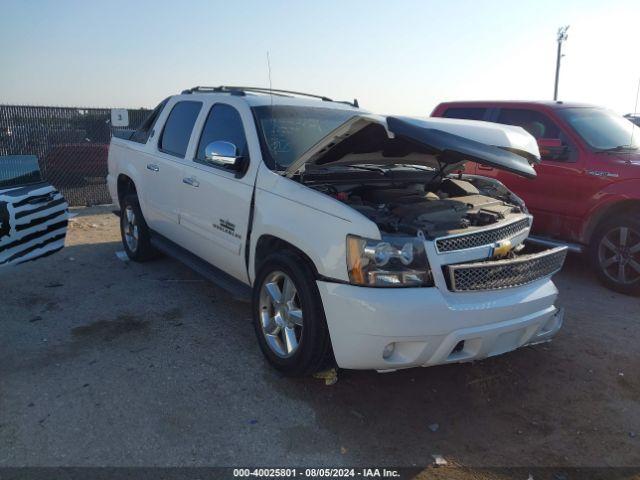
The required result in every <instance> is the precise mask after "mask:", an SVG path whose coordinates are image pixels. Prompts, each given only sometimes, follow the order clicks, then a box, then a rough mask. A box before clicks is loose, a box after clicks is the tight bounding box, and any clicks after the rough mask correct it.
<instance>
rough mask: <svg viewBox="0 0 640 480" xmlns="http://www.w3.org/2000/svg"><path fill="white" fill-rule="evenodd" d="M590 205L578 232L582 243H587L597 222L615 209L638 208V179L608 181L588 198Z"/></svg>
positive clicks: (639, 204) (639, 205) (639, 195)
mask: <svg viewBox="0 0 640 480" xmlns="http://www.w3.org/2000/svg"><path fill="white" fill-rule="evenodd" d="M588 202H589V204H590V206H589V210H588V212H587V214H586V216H585V222H584V224H583V228H582V231H581V234H580V241H581V242H582V243H585V244H587V243H589V240H590V239H591V235H592V234H593V232H594V231H595V229H596V227H597V226H598V224H599V223H600V222H601V221H602V220H603V219H604V218H607V217H608V216H609V214H611V213H615V212H616V211H626V210H627V209H633V208H638V209H640V179H635V178H632V179H628V180H621V181H619V182H615V183H610V184H608V185H607V186H606V187H605V188H603V189H602V190H599V191H598V192H597V193H596V194H594V195H593V196H592V197H591V198H590V199H589V200H588Z"/></svg>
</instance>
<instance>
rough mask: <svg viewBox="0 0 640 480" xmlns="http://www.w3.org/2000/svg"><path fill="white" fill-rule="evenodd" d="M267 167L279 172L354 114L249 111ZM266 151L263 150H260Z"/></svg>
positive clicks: (274, 109) (280, 107)
mask: <svg viewBox="0 0 640 480" xmlns="http://www.w3.org/2000/svg"><path fill="white" fill-rule="evenodd" d="M253 112H254V115H255V118H256V123H257V125H258V132H259V135H260V136H261V139H260V140H261V143H262V144H263V150H265V149H266V150H267V151H266V152H264V153H263V154H265V157H266V158H265V160H267V165H269V166H270V167H272V168H275V169H277V170H283V169H285V168H287V167H288V166H289V165H291V164H292V163H293V162H294V161H295V160H296V159H297V158H298V157H300V155H302V154H303V153H304V152H306V151H307V150H309V148H311V147H312V146H313V145H315V144H316V143H318V141H319V140H321V139H322V138H324V137H325V136H326V135H327V134H328V133H329V132H331V131H332V130H335V129H336V128H337V127H339V126H340V125H342V124H343V123H344V122H346V121H347V120H348V119H349V118H351V117H353V116H354V115H356V113H357V112H354V111H351V110H338V109H331V108H317V107H294V106H290V105H287V106H285V105H274V106H269V105H265V106H260V107H253ZM264 147H266V148H264Z"/></svg>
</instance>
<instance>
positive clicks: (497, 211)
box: [314, 178, 524, 238]
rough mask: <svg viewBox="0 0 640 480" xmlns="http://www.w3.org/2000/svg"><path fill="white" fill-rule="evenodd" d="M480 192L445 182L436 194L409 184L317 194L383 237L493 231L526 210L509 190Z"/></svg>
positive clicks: (456, 181)
mask: <svg viewBox="0 0 640 480" xmlns="http://www.w3.org/2000/svg"><path fill="white" fill-rule="evenodd" d="M479 186H480V187H481V188H478V187H477V186H476V185H474V183H472V182H470V181H467V180H462V179H454V178H447V179H445V180H443V181H442V182H439V184H438V185H437V186H436V187H435V188H428V187H426V186H425V185H424V184H407V185H403V188H398V187H397V186H385V185H353V186H345V185H340V186H334V185H327V184H324V185H322V186H320V185H317V186H315V187H314V188H316V189H319V190H322V191H324V192H325V193H327V194H329V195H331V196H333V197H334V198H337V199H338V200H340V201H342V202H344V203H346V204H348V205H350V206H351V207H352V208H354V209H355V210H357V211H358V212H360V213H362V214H363V215H364V216H366V217H367V218H369V219H370V220H372V221H373V222H374V223H376V225H378V228H380V230H381V231H383V232H385V233H396V232H397V233H407V234H411V235H415V234H417V233H418V232H419V231H421V232H422V233H423V234H424V235H425V236H426V237H430V238H433V237H436V236H441V235H445V234H451V233H456V232H457V231H463V230H465V229H468V228H470V227H478V226H484V225H490V224H492V223H496V222H498V221H501V220H504V219H506V218H507V217H509V216H510V215H515V214H518V213H522V212H523V211H524V206H522V205H519V204H518V202H513V201H512V199H511V198H508V195H505V192H506V193H509V192H508V190H506V189H504V191H492V190H491V185H490V184H489V185H488V187H489V188H487V185H479Z"/></svg>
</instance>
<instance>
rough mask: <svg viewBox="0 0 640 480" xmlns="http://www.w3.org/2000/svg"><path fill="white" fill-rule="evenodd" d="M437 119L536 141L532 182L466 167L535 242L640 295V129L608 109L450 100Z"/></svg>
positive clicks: (609, 283) (479, 167) (616, 287)
mask: <svg viewBox="0 0 640 480" xmlns="http://www.w3.org/2000/svg"><path fill="white" fill-rule="evenodd" d="M432 116H434V117H447V118H462V119H471V120H484V121H489V122H496V123H504V124H509V125H516V126H520V127H522V128H524V129H525V130H527V131H528V132H529V133H530V134H531V135H533V136H534V137H535V138H536V139H537V141H538V145H539V147H540V153H541V157H542V162H541V163H540V164H539V165H538V166H536V172H537V174H538V176H537V178H536V179H534V180H527V179H525V178H523V177H518V176H516V175H513V174H510V173H507V172H505V171H501V170H496V169H492V168H488V167H486V166H483V165H477V164H474V163H468V164H467V166H466V173H472V174H477V175H483V176H488V177H494V178H497V179H498V180H500V181H501V182H503V183H504V184H505V185H507V187H509V188H510V189H511V190H513V191H514V192H515V193H517V194H518V195H519V196H521V197H522V198H523V199H524V200H525V202H526V204H527V207H528V208H529V210H530V211H531V212H532V213H533V215H534V225H533V232H534V235H535V237H534V238H535V240H537V241H539V242H541V243H545V244H556V243H565V244H569V246H570V247H571V248H572V250H574V251H584V252H586V253H588V255H589V256H590V259H591V261H592V264H593V266H594V268H595V271H596V272H597V274H598V276H599V278H600V279H601V280H602V281H603V282H604V283H605V284H606V285H607V286H609V287H610V288H612V289H614V290H617V291H620V292H623V293H640V128H638V127H636V126H634V124H633V123H631V122H630V121H629V120H627V119H625V118H624V117H622V116H620V115H617V114H615V113H613V112H611V111H609V110H607V109H604V108H600V107H595V106H590V105H582V104H570V103H563V102H494V101H486V102H447V103H442V104H440V105H438V107H436V109H435V110H434V111H433V113H432Z"/></svg>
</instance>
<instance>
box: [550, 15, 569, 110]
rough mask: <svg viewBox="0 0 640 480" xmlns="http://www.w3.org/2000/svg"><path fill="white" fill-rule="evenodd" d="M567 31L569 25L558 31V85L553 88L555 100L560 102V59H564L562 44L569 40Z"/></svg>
mask: <svg viewBox="0 0 640 480" xmlns="http://www.w3.org/2000/svg"><path fill="white" fill-rule="evenodd" d="M567 30H569V25H565V26H564V27H560V28H559V29H558V57H557V58H556V84H555V86H554V87H553V100H554V101H555V100H558V81H559V80H560V59H561V58H562V56H563V55H562V42H564V41H565V40H566V39H567V38H568V35H567Z"/></svg>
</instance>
